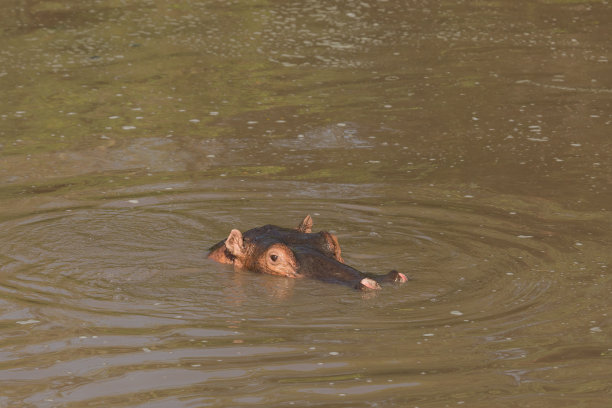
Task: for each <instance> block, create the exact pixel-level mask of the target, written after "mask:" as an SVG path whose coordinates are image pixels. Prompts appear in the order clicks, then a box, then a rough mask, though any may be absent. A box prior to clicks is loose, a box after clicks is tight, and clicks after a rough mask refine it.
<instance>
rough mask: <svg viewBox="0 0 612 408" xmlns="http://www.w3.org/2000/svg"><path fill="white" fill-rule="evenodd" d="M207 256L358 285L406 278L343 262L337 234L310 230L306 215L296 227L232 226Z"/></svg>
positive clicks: (272, 271) (288, 274)
mask: <svg viewBox="0 0 612 408" xmlns="http://www.w3.org/2000/svg"><path fill="white" fill-rule="evenodd" d="M208 258H210V259H213V260H215V261H217V262H221V263H225V264H232V265H234V266H235V267H238V268H242V269H248V270H251V271H254V272H260V273H267V274H272V275H280V276H286V277H291V278H303V277H308V278H314V279H319V280H322V281H325V282H334V283H342V284H345V285H349V286H353V287H355V288H358V289H380V285H379V283H383V282H399V283H403V282H406V281H407V278H406V276H405V275H404V274H402V273H399V272H397V271H391V272H389V273H388V274H386V275H372V274H367V273H363V272H361V271H358V270H357V269H355V268H352V267H350V266H348V265H346V264H345V263H344V260H343V259H342V256H341V250H340V244H339V243H338V239H337V238H336V236H335V235H333V234H331V233H329V232H327V231H321V232H317V233H313V232H312V218H311V217H310V216H309V215H308V216H306V218H304V220H303V221H302V222H301V223H300V225H299V226H298V227H297V228H295V229H289V228H282V227H277V226H275V225H264V226H263V227H258V228H253V229H251V230H248V231H246V232H245V233H244V234H242V233H241V232H240V231H238V230H236V229H234V230H232V231H231V232H230V234H229V236H228V237H227V238H226V239H225V240H223V241H221V242H219V243H217V244H216V245H214V246H213V247H212V248H210V252H209V254H208Z"/></svg>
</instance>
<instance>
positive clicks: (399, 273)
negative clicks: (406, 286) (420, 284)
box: [397, 272, 408, 283]
mask: <svg viewBox="0 0 612 408" xmlns="http://www.w3.org/2000/svg"><path fill="white" fill-rule="evenodd" d="M397 274H398V277H399V281H400V282H401V283H404V282H408V278H407V277H406V275H404V274H403V273H401V272H398V273H397Z"/></svg>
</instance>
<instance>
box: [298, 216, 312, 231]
mask: <svg viewBox="0 0 612 408" xmlns="http://www.w3.org/2000/svg"><path fill="white" fill-rule="evenodd" d="M296 230H298V231H300V232H305V233H307V234H310V233H311V232H312V217H311V216H310V214H308V215H307V216H306V218H304V219H303V220H302V222H300V225H298V227H297V228H296Z"/></svg>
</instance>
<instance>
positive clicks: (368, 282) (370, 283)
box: [361, 278, 380, 290]
mask: <svg viewBox="0 0 612 408" xmlns="http://www.w3.org/2000/svg"><path fill="white" fill-rule="evenodd" d="M361 284H362V285H363V286H364V287H365V288H368V289H374V290H376V289H380V285H379V284H378V283H377V282H376V281H375V280H374V279H370V278H363V279H362V280H361Z"/></svg>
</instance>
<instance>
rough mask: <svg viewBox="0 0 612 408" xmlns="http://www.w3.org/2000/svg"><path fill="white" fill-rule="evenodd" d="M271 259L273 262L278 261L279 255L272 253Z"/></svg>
mask: <svg viewBox="0 0 612 408" xmlns="http://www.w3.org/2000/svg"><path fill="white" fill-rule="evenodd" d="M270 259H271V260H272V262H276V261H278V255H276V254H272V255H270Z"/></svg>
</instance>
